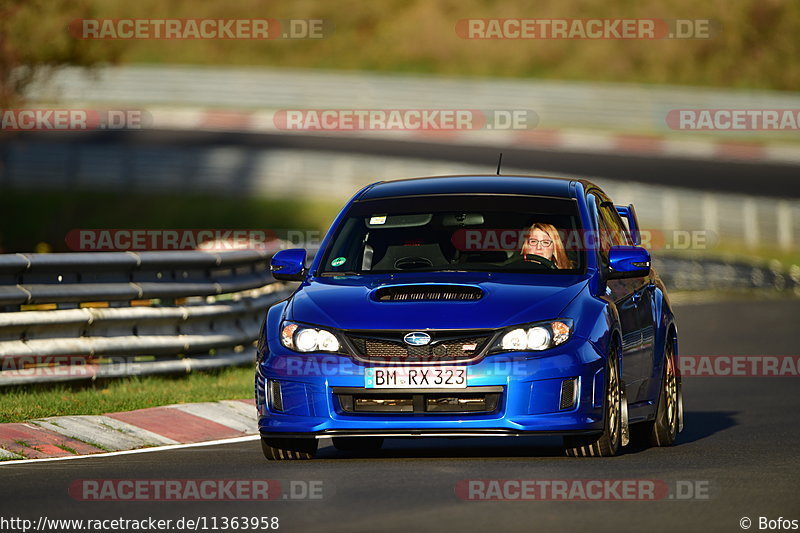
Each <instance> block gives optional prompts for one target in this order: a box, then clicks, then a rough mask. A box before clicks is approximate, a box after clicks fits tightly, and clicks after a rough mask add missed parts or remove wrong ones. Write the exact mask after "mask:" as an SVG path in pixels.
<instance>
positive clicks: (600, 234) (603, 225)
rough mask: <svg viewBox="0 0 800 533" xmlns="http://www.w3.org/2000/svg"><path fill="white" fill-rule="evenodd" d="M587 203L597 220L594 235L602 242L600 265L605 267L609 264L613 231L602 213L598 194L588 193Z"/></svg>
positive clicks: (600, 246)
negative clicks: (610, 236) (610, 237)
mask: <svg viewBox="0 0 800 533" xmlns="http://www.w3.org/2000/svg"><path fill="white" fill-rule="evenodd" d="M586 203H587V205H588V207H589V210H590V211H591V213H592V216H593V217H594V218H595V220H596V222H597V234H596V235H595V236H594V238H595V239H597V240H598V242H599V244H600V245H599V247H598V248H599V259H600V266H601V268H605V267H607V266H608V251H609V250H610V249H611V241H610V239H609V235H610V234H611V231H610V228H609V226H608V221H607V220H606V218H604V217H603V216H602V215H601V213H602V210H601V209H600V203H601V202H600V198H598V196H597V194H596V193H590V194H588V195H586Z"/></svg>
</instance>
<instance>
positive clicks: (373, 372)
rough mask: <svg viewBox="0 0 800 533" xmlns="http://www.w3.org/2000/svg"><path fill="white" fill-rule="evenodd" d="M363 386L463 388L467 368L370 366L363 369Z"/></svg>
mask: <svg viewBox="0 0 800 533" xmlns="http://www.w3.org/2000/svg"><path fill="white" fill-rule="evenodd" d="M364 387H366V388H368V389H424V388H437V389H441V388H447V389H464V388H466V387H467V369H466V368H465V367H463V366H427V367H426V366H408V367H397V366H393V367H371V368H367V369H365V372H364Z"/></svg>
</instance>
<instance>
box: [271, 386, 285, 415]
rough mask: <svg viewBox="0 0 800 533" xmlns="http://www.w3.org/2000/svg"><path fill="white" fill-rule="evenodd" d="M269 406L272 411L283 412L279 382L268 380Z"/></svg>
mask: <svg viewBox="0 0 800 533" xmlns="http://www.w3.org/2000/svg"><path fill="white" fill-rule="evenodd" d="M269 404H270V407H271V408H272V410H273V411H283V396H281V382H280V381H275V380H272V379H270V380H269Z"/></svg>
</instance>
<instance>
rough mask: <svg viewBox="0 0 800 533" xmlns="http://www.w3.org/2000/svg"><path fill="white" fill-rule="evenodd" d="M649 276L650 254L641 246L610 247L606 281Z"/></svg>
mask: <svg viewBox="0 0 800 533" xmlns="http://www.w3.org/2000/svg"><path fill="white" fill-rule="evenodd" d="M649 274H650V252H648V251H647V250H646V249H644V248H642V247H641V246H612V247H611V250H610V251H609V252H608V279H626V278H643V277H645V276H647V275H649Z"/></svg>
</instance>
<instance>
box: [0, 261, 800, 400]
mask: <svg viewBox="0 0 800 533" xmlns="http://www.w3.org/2000/svg"><path fill="white" fill-rule="evenodd" d="M312 253H313V251H312ZM269 257H270V256H269V255H268V254H267V253H266V252H261V251H236V252H223V253H206V252H191V251H190V252H147V253H139V254H134V253H117V252H98V253H82V254H13V255H0V302H1V303H2V306H3V309H4V310H5V312H0V387H2V386H7V385H19V384H30V383H46V382H63V381H74V380H87V379H97V378H110V377H122V376H135V375H145V374H164V373H188V372H191V371H193V370H200V369H208V368H219V367H224V366H236V365H244V364H248V363H252V362H253V360H254V354H253V349H252V347H253V342H254V340H255V339H256V338H257V337H258V333H259V329H260V326H261V323H262V320H263V317H264V313H265V310H266V309H267V308H268V307H269V306H270V305H272V304H274V303H276V302H277V301H279V300H281V299H283V298H285V297H286V296H288V294H289V293H288V289H287V288H286V287H285V286H284V285H282V284H280V283H275V282H274V279H273V278H272V277H271V275H270V274H269V272H268V269H267V263H268V260H269ZM654 264H655V266H656V268H657V269H659V272H660V274H661V276H662V278H663V279H664V280H665V282H666V283H667V286H668V287H670V288H671V289H673V290H685V291H697V290H709V289H710V290H736V289H770V290H778V291H781V292H789V293H794V294H795V295H797V296H800V267H798V266H792V267H791V268H790V269H789V270H788V271H786V270H784V269H783V268H782V267H781V266H780V265H779V264H776V263H772V264H768V265H758V264H744V263H736V262H730V261H723V260H709V259H705V258H699V259H691V258H685V257H679V256H666V257H656V258H655V259H654Z"/></svg>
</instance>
